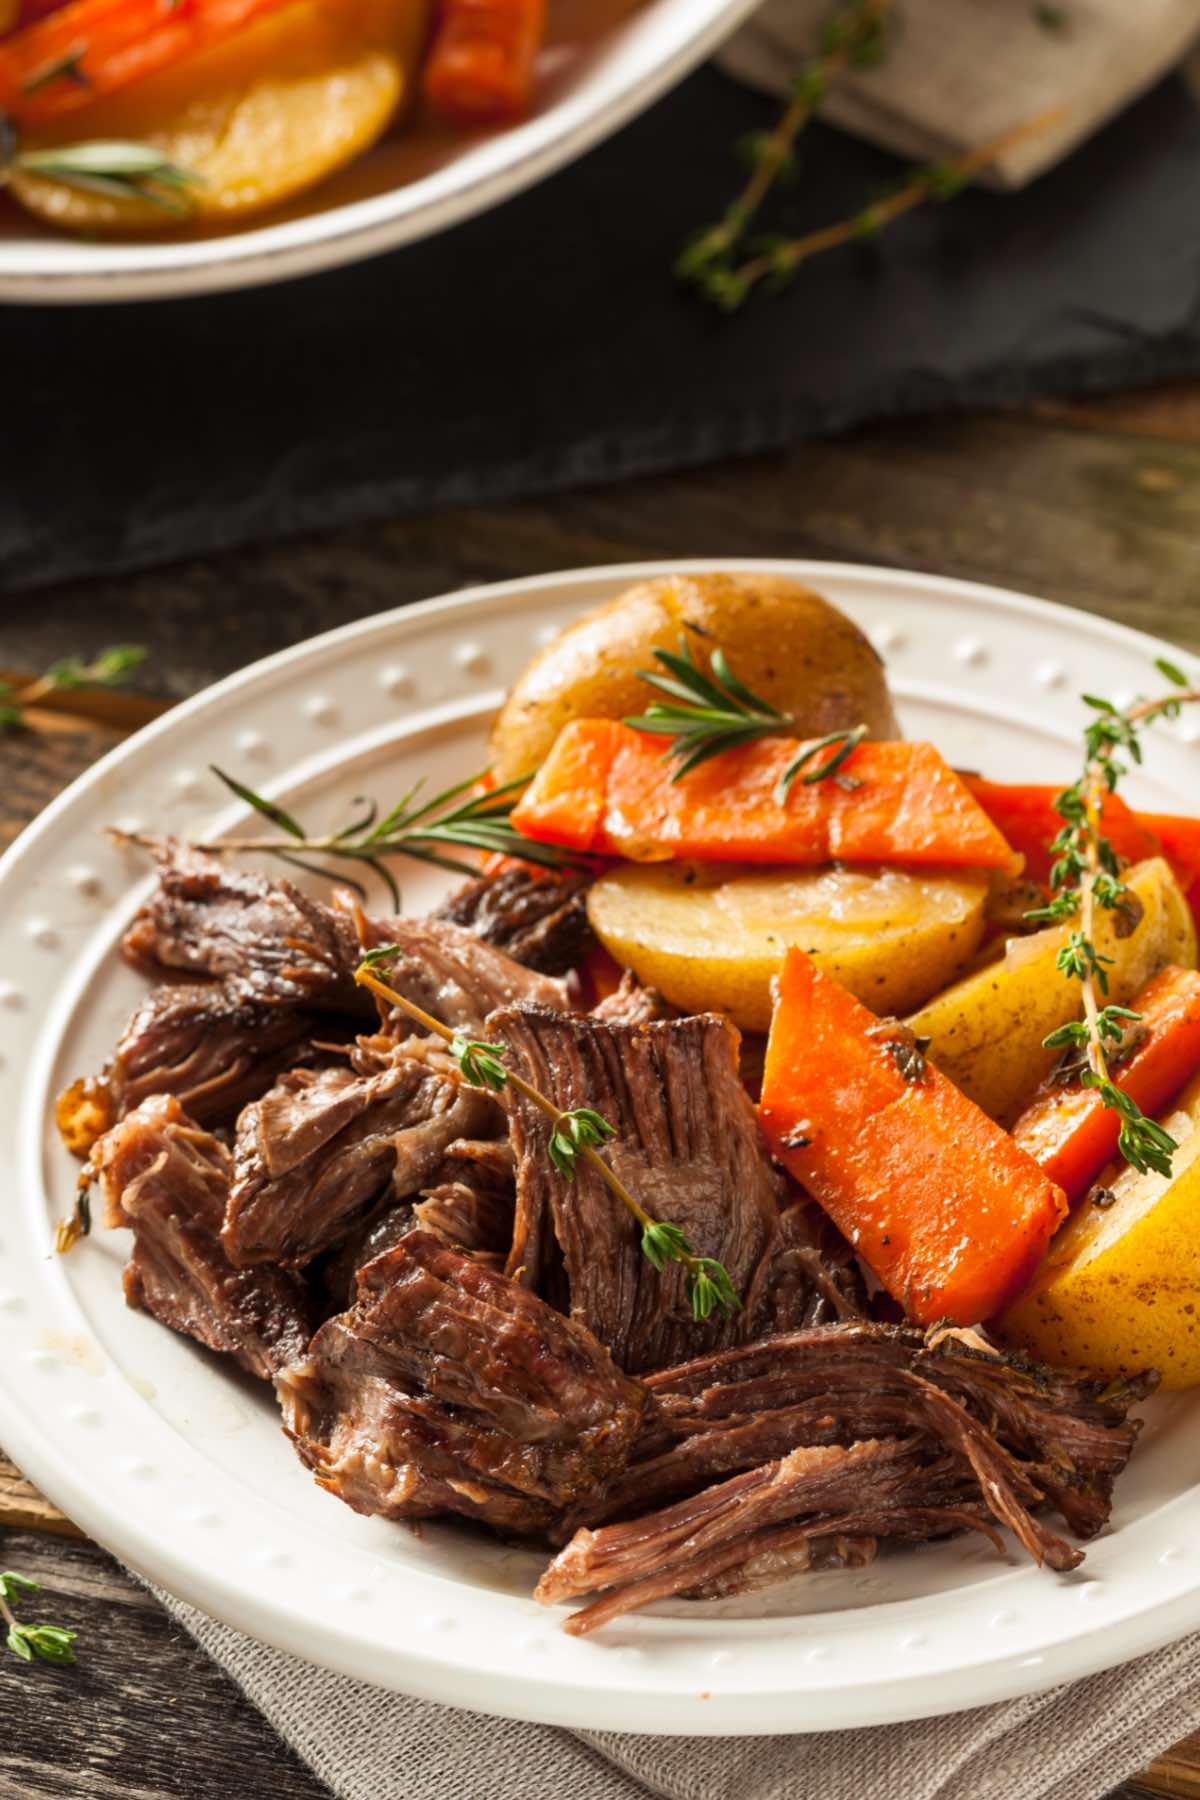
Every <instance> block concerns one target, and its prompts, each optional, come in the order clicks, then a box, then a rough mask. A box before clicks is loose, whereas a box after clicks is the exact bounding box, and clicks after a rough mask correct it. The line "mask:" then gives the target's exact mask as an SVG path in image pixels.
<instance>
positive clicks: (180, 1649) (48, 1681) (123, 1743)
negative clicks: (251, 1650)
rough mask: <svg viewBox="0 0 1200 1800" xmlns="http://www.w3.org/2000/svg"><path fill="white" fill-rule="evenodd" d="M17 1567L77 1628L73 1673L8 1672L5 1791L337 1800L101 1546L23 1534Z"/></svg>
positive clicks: (1, 1778) (9, 1553)
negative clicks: (231, 1795) (330, 1797)
mask: <svg viewBox="0 0 1200 1800" xmlns="http://www.w3.org/2000/svg"><path fill="white" fill-rule="evenodd" d="M4 1560H5V1564H6V1566H7V1565H11V1566H12V1567H14V1568H18V1569H20V1570H21V1571H22V1572H23V1573H24V1574H26V1575H29V1576H30V1577H31V1578H32V1579H34V1580H36V1581H41V1582H42V1583H43V1587H44V1590H45V1591H44V1592H43V1593H42V1594H41V1595H39V1596H38V1599H39V1602H40V1604H39V1612H40V1613H44V1615H45V1616H46V1617H47V1618H52V1619H53V1620H54V1621H55V1622H56V1623H61V1624H63V1625H66V1626H68V1627H70V1628H71V1629H72V1630H75V1631H78V1633H79V1640H78V1644H77V1651H78V1655H79V1661H78V1663H77V1664H76V1666H75V1667H74V1668H65V1669H56V1668H51V1667H49V1666H48V1665H46V1664H45V1663H35V1664H33V1665H31V1666H30V1667H26V1666H25V1665H23V1664H20V1663H17V1662H15V1661H14V1660H13V1659H11V1658H9V1659H8V1660H7V1661H6V1662H4V1663H3V1664H2V1665H0V1714H2V1716H3V1719H4V1729H3V1731H0V1795H4V1796H12V1797H13V1800H17V1797H18V1796H20V1800H27V1797H28V1796H33V1795H37V1796H42V1795H46V1796H49V1797H51V1800H199V1796H201V1795H206V1796H207V1795H212V1794H237V1795H245V1796H249V1797H251V1800H257V1797H258V1796H263V1797H264V1800H265V1797H266V1796H268V1795H271V1796H274V1795H285V1794H286V1795H287V1797H288V1800H329V1790H328V1789H327V1788H326V1787H325V1785H324V1783H323V1782H320V1781H318V1780H317V1778H316V1777H315V1776H314V1775H313V1774H312V1773H311V1772H310V1771H309V1769H308V1768H306V1767H305V1765H304V1764H303V1763H302V1762H301V1761H300V1759H299V1758H298V1757H297V1756H296V1755H294V1753H293V1752H292V1751H291V1750H289V1749H288V1748H287V1746H286V1745H285V1744H284V1743H283V1742H282V1741H281V1740H280V1739H279V1738H277V1737H276V1736H275V1733H274V1732H273V1731H271V1729H270V1728H269V1726H267V1725H265V1724H264V1722H263V1720H262V1718H261V1716H260V1715H259V1713H258V1712H256V1711H255V1709H254V1707H253V1706H251V1705H250V1703H249V1701H248V1700H247V1699H246V1698H245V1696H244V1695H243V1694H242V1693H241V1691H240V1689H238V1688H237V1687H236V1686H235V1684H234V1683H233V1682H232V1681H230V1679H229V1678H228V1676H226V1675H224V1674H223V1673H222V1672H221V1670H219V1669H218V1668H217V1667H216V1665H215V1664H214V1663H211V1662H209V1660H208V1658H207V1657H206V1656H204V1655H202V1653H201V1652H200V1651H199V1650H198V1649H197V1648H196V1646H195V1644H194V1643H193V1642H192V1640H191V1639H190V1638H189V1637H188V1635H187V1633H186V1632H185V1631H182V1630H181V1629H180V1628H179V1627H178V1626H177V1625H175V1624H173V1623H172V1622H171V1620H170V1619H169V1618H168V1617H167V1615H166V1614H165V1613H164V1612H163V1610H162V1608H161V1607H160V1606H159V1605H158V1603H157V1602H156V1601H155V1600H154V1599H153V1597H152V1596H151V1595H150V1594H148V1593H147V1592H146V1590H145V1589H144V1588H143V1587H141V1586H140V1585H139V1584H138V1583H137V1582H136V1581H134V1580H133V1578H132V1577H131V1576H129V1575H126V1573H125V1571H124V1570H123V1569H122V1568H121V1567H120V1566H119V1564H117V1563H116V1562H114V1561H113V1559H112V1558H111V1557H109V1556H107V1555H106V1554H105V1553H104V1551H102V1550H100V1549H98V1548H97V1546H96V1545H95V1544H88V1543H70V1542H67V1541H66V1540H63V1539H51V1538H42V1537H35V1536H32V1535H22V1534H20V1533H16V1534H13V1535H6V1536H5V1538H4Z"/></svg>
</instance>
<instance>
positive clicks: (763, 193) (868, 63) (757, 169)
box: [675, 0, 892, 285]
mask: <svg viewBox="0 0 1200 1800" xmlns="http://www.w3.org/2000/svg"><path fill="white" fill-rule="evenodd" d="M891 11H892V0H850V3H849V4H848V5H845V6H841V7H839V8H838V9H837V10H836V11H835V12H834V14H833V16H832V17H831V18H830V19H829V20H828V21H827V23H826V25H825V27H824V29H823V31H822V33H821V37H820V46H819V51H818V54H817V55H816V56H814V57H812V58H811V59H810V60H809V61H808V62H806V63H805V64H804V65H803V67H802V68H801V69H800V71H799V73H798V74H797V75H796V77H795V79H794V81H793V82H792V92H791V97H790V99H789V100H788V103H787V105H786V106H785V108H784V110H783V112H782V113H781V114H780V117H779V119H778V122H777V123H776V125H775V126H774V128H773V130H771V131H769V132H767V133H766V134H765V135H763V136H760V137H757V138H755V139H754V140H752V144H751V154H752V156H753V164H754V166H753V170H752V173H751V175H750V179H749V180H748V181H747V182H746V185H745V186H744V187H743V189H742V191H741V193H740V194H738V195H737V197H736V198H735V199H733V200H731V201H730V203H729V205H728V206H727V207H726V209H725V212H724V214H723V215H722V217H721V218H720V220H718V222H717V224H715V225H710V226H708V227H707V228H706V229H703V230H701V231H699V232H697V233H696V235H695V236H694V237H693V238H692V240H691V242H690V243H689V244H688V245H687V246H686V248H685V249H684V250H683V251H682V252H681V254H680V256H679V259H678V261H677V263H676V265H675V270H676V273H677V274H678V275H679V276H680V277H681V278H682V279H683V280H685V281H700V283H701V285H703V277H704V274H705V271H706V270H707V269H709V268H711V267H712V266H714V265H719V264H722V263H724V262H725V261H726V260H727V258H728V257H729V255H730V253H731V252H732V251H733V250H734V249H735V248H736V246H737V245H738V244H739V243H740V241H741V239H742V238H743V236H744V235H745V232H746V228H747V227H748V226H749V224H750V223H751V221H752V220H753V219H754V217H755V215H756V213H757V212H758V210H759V208H760V207H761V205H762V203H763V201H764V200H765V199H766V197H767V195H768V194H769V193H770V191H771V188H772V187H773V186H774V185H775V183H776V181H778V180H779V179H780V178H781V176H783V175H784V174H785V173H786V172H787V171H788V170H790V169H791V168H792V167H793V166H794V161H795V147H796V140H797V138H798V137H799V136H800V133H801V132H802V131H803V130H804V128H805V126H806V125H808V123H809V121H810V120H811V119H813V118H814V117H815V116H816V114H817V112H818V111H819V109H820V107H821V103H822V102H823V100H824V99H825V95H826V93H827V92H828V90H829V88H830V85H831V84H832V83H833V82H834V81H836V79H837V78H838V76H839V75H841V74H843V73H844V72H845V71H846V70H847V69H849V68H867V67H872V66H874V65H875V64H876V63H878V62H880V61H881V60H882V57H883V54H884V48H885V38H886V32H887V26H888V23H889V19H890V15H891Z"/></svg>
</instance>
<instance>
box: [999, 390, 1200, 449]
mask: <svg viewBox="0 0 1200 1800" xmlns="http://www.w3.org/2000/svg"><path fill="white" fill-rule="evenodd" d="M1031 411H1032V413H1033V415H1034V417H1035V418H1041V419H1046V420H1050V421H1053V422H1055V423H1058V424H1065V425H1074V426H1077V427H1080V428H1082V429H1083V430H1085V431H1113V432H1120V433H1121V434H1122V435H1123V436H1127V437H1148V438H1168V439H1170V440H1172V441H1173V442H1175V443H1179V444H1200V382H1197V381H1180V382H1173V383H1171V384H1170V385H1169V386H1162V387H1149V388H1138V389H1135V390H1134V392H1133V393H1129V394H1104V395H1100V396H1097V397H1096V398H1095V399H1093V400H1042V401H1039V402H1038V404H1037V405H1036V406H1034V407H1033V408H1032V409H1031Z"/></svg>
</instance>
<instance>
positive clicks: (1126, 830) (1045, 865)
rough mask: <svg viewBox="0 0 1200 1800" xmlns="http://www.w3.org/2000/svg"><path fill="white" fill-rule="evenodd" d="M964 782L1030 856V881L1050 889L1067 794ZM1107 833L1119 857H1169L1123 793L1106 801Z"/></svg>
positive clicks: (973, 779)
mask: <svg viewBox="0 0 1200 1800" xmlns="http://www.w3.org/2000/svg"><path fill="white" fill-rule="evenodd" d="M963 780H964V781H965V782H966V784H967V787H968V788H969V789H970V791H971V793H972V794H973V795H974V797H975V799H976V800H977V801H978V802H979V804H980V806H982V808H983V810H984V812H985V813H986V814H987V816H988V818H989V819H991V821H992V823H993V824H994V825H995V826H996V827H997V828H998V830H1000V831H1002V832H1003V834H1004V836H1005V837H1006V838H1007V839H1008V842H1009V843H1010V844H1011V845H1012V847H1013V849H1014V850H1019V851H1020V853H1021V855H1022V856H1023V857H1024V858H1025V873H1026V875H1027V876H1028V877H1029V879H1030V880H1031V881H1036V882H1039V883H1040V884H1041V885H1042V886H1043V887H1047V886H1049V882H1050V867H1051V864H1052V863H1053V861H1054V857H1053V855H1052V853H1051V850H1050V846H1051V844H1052V843H1053V842H1054V839H1055V838H1056V837H1057V836H1058V834H1059V832H1060V831H1061V830H1062V828H1063V821H1062V818H1061V816H1060V815H1059V814H1058V813H1057V812H1055V810H1054V802H1055V800H1056V798H1057V797H1058V794H1059V793H1060V792H1061V790H1060V789H1059V788H1056V787H1048V786H1042V785H1037V784H1033V783H1028V784H1026V783H1022V784H1014V783H1011V782H1006V781H985V780H984V778H983V777H982V776H981V775H964V776H963ZM1104 831H1105V835H1106V836H1107V838H1108V840H1109V842H1110V844H1111V845H1112V847H1113V849H1114V850H1115V851H1116V853H1117V855H1118V856H1121V857H1124V858H1125V860H1126V861H1127V862H1142V861H1143V860H1144V859H1145V858H1146V857H1147V856H1161V855H1162V854H1163V845H1162V844H1161V843H1160V842H1159V839H1158V837H1157V836H1156V834H1155V832H1154V831H1153V830H1152V829H1151V828H1150V825H1149V823H1148V821H1147V820H1145V819H1142V818H1139V817H1138V815H1137V814H1136V813H1134V812H1132V811H1131V810H1130V808H1129V807H1128V806H1127V805H1126V804H1125V802H1124V800H1122V799H1121V797H1120V795H1119V794H1110V795H1109V796H1108V798H1107V799H1106V800H1105V802H1104ZM1198 835H1200V834H1198ZM1197 871H1198V872H1200V863H1198V864H1197Z"/></svg>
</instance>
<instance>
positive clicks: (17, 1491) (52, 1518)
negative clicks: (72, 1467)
mask: <svg viewBox="0 0 1200 1800" xmlns="http://www.w3.org/2000/svg"><path fill="white" fill-rule="evenodd" d="M0 1528H3V1529H5V1530H8V1531H49V1532H54V1533H56V1534H57V1535H58V1536H60V1537H74V1538H81V1537H82V1536H83V1535H84V1534H83V1532H82V1531H80V1529H79V1527H78V1525H76V1524H74V1523H72V1521H71V1520H70V1519H68V1518H67V1516H66V1514H65V1513H60V1512H59V1510H58V1508H57V1506H52V1505H51V1503H50V1501H49V1500H47V1499H46V1496H45V1495H44V1494H39V1493H38V1490H37V1489H36V1488H35V1487H34V1485H33V1483H32V1482H31V1481H26V1479H25V1477H24V1476H23V1475H22V1473H21V1471H20V1469H18V1468H17V1466H16V1464H15V1463H11V1462H9V1460H8V1458H7V1456H5V1454H4V1452H3V1451H2V1450H0Z"/></svg>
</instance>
